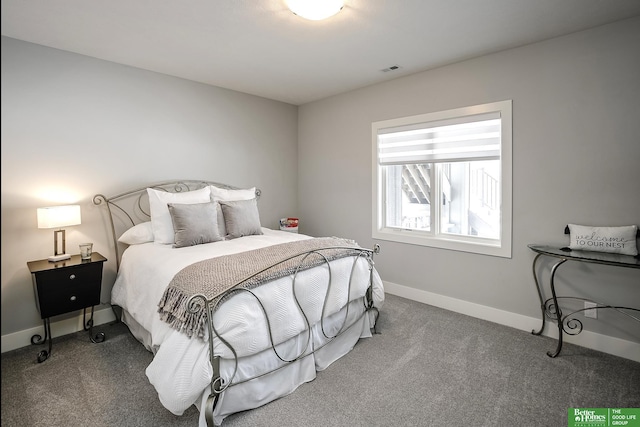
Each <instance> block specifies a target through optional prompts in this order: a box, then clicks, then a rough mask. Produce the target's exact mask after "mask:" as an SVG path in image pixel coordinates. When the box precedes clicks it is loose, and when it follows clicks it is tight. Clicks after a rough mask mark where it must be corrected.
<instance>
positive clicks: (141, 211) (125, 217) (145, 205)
mask: <svg viewBox="0 0 640 427" xmlns="http://www.w3.org/2000/svg"><path fill="white" fill-rule="evenodd" d="M209 185H214V186H216V187H218V188H224V189H230V190H239V189H240V188H239V187H234V186H232V185H228V184H222V183H219V182H214V181H207V180H191V179H183V180H174V181H164V182H158V183H154V184H149V185H146V186H144V187H140V188H136V189H134V190H129V191H126V192H124V193H120V194H118V195H115V196H111V197H106V196H104V195H102V194H96V195H95V196H93V204H94V205H102V204H104V205H105V207H106V208H107V214H108V220H109V225H110V228H111V239H112V243H113V247H114V250H115V253H116V271H119V270H120V259H121V257H122V250H121V247H120V245H121V243H119V242H118V238H119V237H120V236H121V235H122V233H124V232H125V231H126V230H128V229H129V228H131V227H133V226H134V225H137V224H140V223H142V222H145V221H149V220H150V219H151V213H150V210H149V198H148V195H147V188H154V189H156V190H160V191H167V192H169V193H183V192H187V191H193V190H199V189H201V188H204V187H207V186H209ZM260 194H261V191H260V190H259V189H257V188H256V198H259V197H260Z"/></svg>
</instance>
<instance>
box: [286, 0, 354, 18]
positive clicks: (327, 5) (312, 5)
mask: <svg viewBox="0 0 640 427" xmlns="http://www.w3.org/2000/svg"><path fill="white" fill-rule="evenodd" d="M286 1H287V6H288V7H289V9H291V11H292V12H293V13H295V14H296V15H298V16H301V17H303V18H306V19H310V20H312V21H319V20H321V19H326V18H329V17H330V16H333V15H335V14H336V13H338V12H340V10H342V7H343V6H344V0H286Z"/></svg>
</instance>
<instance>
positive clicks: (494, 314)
mask: <svg viewBox="0 0 640 427" xmlns="http://www.w3.org/2000/svg"><path fill="white" fill-rule="evenodd" d="M384 289H385V292H387V293H389V294H392V295H397V296H399V297H403V298H407V299H410V300H413V301H418V302H421V303H424V304H429V305H433V306H435V307H440V308H444V309H445V310H449V311H455V312H456V313H461V314H465V315H467V316H471V317H475V318H478V319H483V320H488V321H490V322H494V323H498V324H500V325H505V326H509V327H512V328H516V329H520V330H523V331H527V332H531V331H533V330H538V329H540V326H541V325H542V320H541V319H540V318H535V317H529V316H524V315H522V314H517V313H512V312H510V311H505V310H499V309H497V308H493V307H487V306H485V305H480V304H475V303H472V302H468V301H463V300H459V299H456V298H451V297H447V296H444V295H439V294H434V293H431V292H427V291H421V290H419V289H415V288H409V287H407V286H402V285H398V284H396V283H391V282H386V281H385V282H384ZM553 325H554V326H555V323H554V324H553ZM543 335H545V336H548V337H551V338H556V339H557V338H558V329H557V327H551V328H550V327H548V326H547V327H546V328H545V331H543ZM563 340H564V342H568V343H571V344H575V345H579V346H581V347H586V348H590V349H592V350H598V351H601V352H603V353H609V354H613V355H614V356H619V357H624V358H625V359H629V360H633V361H636V362H640V343H636V342H633V341H627V340H623V339H620V338H615V337H610V336H607V335H602V334H597V333H595V332H589V331H582V333H580V334H579V335H564V337H563ZM549 350H551V351H553V350H555V348H550V349H549Z"/></svg>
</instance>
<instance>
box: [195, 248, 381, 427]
mask: <svg viewBox="0 0 640 427" xmlns="http://www.w3.org/2000/svg"><path fill="white" fill-rule="evenodd" d="M326 249H340V250H345V251H349V252H354V251H356V255H355V256H353V264H352V266H351V273H350V276H349V283H348V290H347V296H349V295H350V294H351V286H352V282H353V277H354V272H355V269H356V266H357V263H358V262H360V261H361V259H364V260H366V261H367V262H368V268H369V285H368V287H367V291H366V292H365V295H364V296H362V297H360V298H359V299H361V300H362V304H363V307H364V311H363V313H362V314H361V315H360V316H358V317H356V318H355V319H354V320H353V321H352V322H351V323H350V324H348V325H347V319H348V318H349V307H350V304H351V303H352V302H353V301H347V302H346V304H345V307H346V309H345V314H344V319H343V321H342V325H341V326H340V328H339V330H338V332H337V333H335V334H327V332H326V331H325V327H324V319H325V317H326V316H325V313H326V306H327V300H328V296H329V292H330V290H331V277H332V276H331V268H332V267H331V264H330V262H329V260H328V259H327V258H326V257H325V256H324V255H323V254H322V251H323V250H326ZM379 252H380V246H379V245H378V244H376V245H374V247H373V249H365V248H360V247H340V248H335V247H334V248H324V249H316V250H312V251H308V252H304V253H300V254H297V255H295V256H292V257H290V258H287V259H286V260H282V261H280V262H278V263H276V264H273V265H271V266H269V267H267V268H265V269H263V270H261V271H257V272H255V274H252V275H251V276H250V277H247V278H245V279H243V280H241V281H239V282H238V283H236V285H235V286H234V287H233V288H231V289H229V290H228V291H227V292H225V294H224V295H223V296H222V298H220V297H218V298H215V299H207V298H206V297H205V296H204V295H201V294H197V295H193V296H192V297H191V298H190V299H189V300H188V302H187V305H188V309H189V311H191V312H192V313H197V312H199V311H200V310H202V309H203V308H204V309H206V310H207V328H208V332H209V359H210V362H211V367H212V369H213V376H212V378H211V383H210V391H209V397H208V399H207V403H206V407H205V408H202V410H204V411H205V419H206V421H207V426H208V427H214V426H215V423H214V412H215V409H216V405H217V403H218V401H219V398H220V396H221V395H222V393H224V391H225V390H227V389H228V388H229V387H232V386H234V385H237V384H241V383H244V382H246V381H249V380H251V379H254V378H251V379H245V380H242V381H239V382H234V380H233V378H234V377H235V375H236V373H237V371H238V354H237V352H236V350H235V349H234V348H233V346H232V345H231V344H230V343H229V342H228V341H226V340H225V339H224V337H223V336H221V335H220V334H219V333H218V331H217V329H216V326H215V324H214V322H213V313H214V312H215V311H216V310H217V308H218V307H219V305H220V304H222V303H224V301H226V300H227V299H228V298H229V297H231V296H232V295H233V294H235V293H238V292H248V293H249V294H251V295H252V296H253V297H254V298H255V299H256V301H257V302H258V304H259V306H260V307H261V309H262V313H263V315H264V318H265V321H266V324H267V328H268V332H269V342H270V345H271V350H272V351H273V353H274V354H275V355H276V357H278V359H280V360H281V361H282V362H285V364H284V365H282V366H280V367H278V368H276V369H274V370H272V371H270V372H268V373H271V372H275V371H277V370H279V369H282V368H284V367H286V366H288V364H290V363H293V362H296V361H298V360H300V359H302V358H304V357H307V356H309V355H311V354H314V353H315V352H316V351H318V350H320V349H321V348H323V347H324V345H326V344H328V343H329V342H331V341H332V340H333V339H335V338H337V337H338V336H340V335H341V334H342V333H344V332H345V331H347V330H348V329H349V328H350V327H351V326H353V325H355V324H356V323H357V322H358V321H360V319H361V318H362V316H366V315H368V313H369V312H371V311H373V312H374V313H375V320H374V328H373V329H374V333H377V331H376V329H375V324H376V322H377V318H378V310H377V309H376V308H375V307H374V301H373V288H372V287H373V265H374V262H373V256H374V255H375V254H378V253H379ZM311 256H320V257H322V258H324V262H323V264H322V265H324V264H326V265H327V266H328V271H329V276H328V286H327V292H326V294H325V298H324V302H323V307H322V316H321V318H320V329H321V331H322V333H323V335H324V336H325V338H327V339H328V341H327V343H326V344H324V345H323V346H320V347H318V348H313V349H311V351H308V350H309V345H310V343H311V328H312V326H313V325H311V324H310V323H309V320H308V318H307V316H306V314H305V313H304V310H303V309H302V307H301V305H300V302H299V300H298V298H297V295H296V279H297V277H298V273H299V272H300V271H301V270H302V269H303V268H304V265H305V262H306V261H307V259H308V258H309V257H311ZM298 257H299V258H300V262H299V263H298V267H297V268H296V270H295V273H294V274H293V276H292V278H291V286H292V289H293V297H294V301H295V303H296V305H297V306H298V309H299V311H300V314H301V316H302V317H303V318H304V321H305V323H306V328H305V330H304V331H303V333H306V344H305V346H304V348H303V349H302V351H301V352H300V353H299V354H298V355H297V356H296V357H294V358H284V357H282V356H281V355H280V354H278V351H277V349H276V346H277V344H279V343H275V342H274V341H273V334H272V329H271V322H270V320H269V313H268V312H267V310H266V309H265V307H264V305H263V304H262V302H261V301H260V299H259V298H258V296H256V295H255V293H253V292H252V291H251V290H250V289H244V288H241V287H239V286H241V285H242V284H243V283H244V282H245V281H247V280H249V279H251V278H252V277H254V276H256V275H258V274H261V273H263V272H265V271H266V270H269V269H272V268H276V267H277V266H278V265H280V264H281V263H283V262H285V261H288V260H290V259H292V258H298ZM356 301H357V300H356ZM214 337H215V338H217V339H219V340H220V342H221V343H223V345H225V346H226V347H227V348H228V349H229V350H230V352H231V353H232V354H233V359H234V364H235V366H234V371H233V374H232V375H231V378H230V379H226V380H225V379H224V378H222V373H221V370H220V356H219V355H216V354H215V353H214V342H213V340H214ZM268 373H263V374H261V375H260V376H263V375H266V374H268Z"/></svg>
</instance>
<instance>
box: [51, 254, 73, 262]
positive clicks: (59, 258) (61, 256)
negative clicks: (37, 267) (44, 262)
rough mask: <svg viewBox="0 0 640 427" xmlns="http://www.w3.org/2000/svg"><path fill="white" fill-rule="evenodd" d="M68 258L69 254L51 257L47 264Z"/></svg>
mask: <svg viewBox="0 0 640 427" xmlns="http://www.w3.org/2000/svg"><path fill="white" fill-rule="evenodd" d="M69 258H71V255H69V254H60V255H51V256H50V257H49V258H47V259H48V260H49V262H58V261H62V260H65V259H69Z"/></svg>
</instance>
